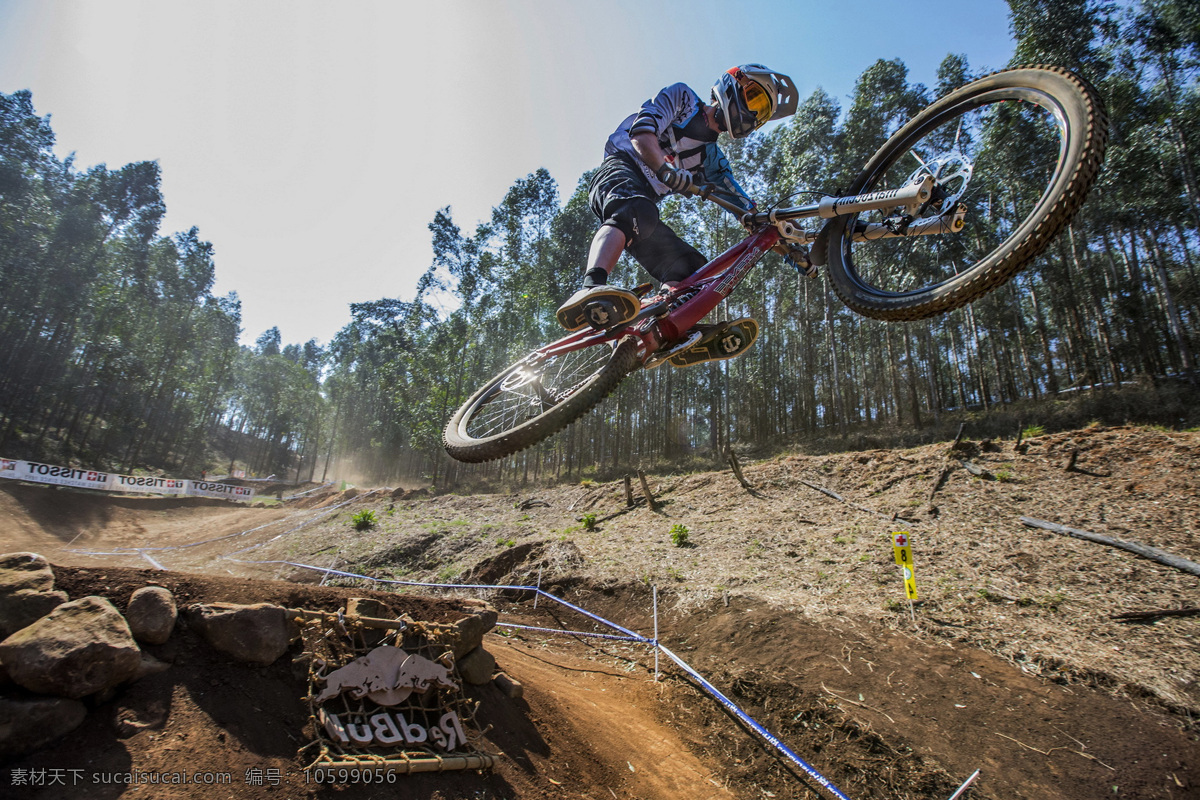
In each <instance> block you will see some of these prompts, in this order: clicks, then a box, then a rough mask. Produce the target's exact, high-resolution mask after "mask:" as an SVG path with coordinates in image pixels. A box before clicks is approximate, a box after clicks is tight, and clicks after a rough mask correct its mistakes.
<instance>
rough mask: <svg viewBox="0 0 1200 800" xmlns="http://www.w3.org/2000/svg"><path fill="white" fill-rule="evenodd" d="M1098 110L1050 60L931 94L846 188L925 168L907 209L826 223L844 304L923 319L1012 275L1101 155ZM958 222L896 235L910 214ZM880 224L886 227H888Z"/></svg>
mask: <svg viewBox="0 0 1200 800" xmlns="http://www.w3.org/2000/svg"><path fill="white" fill-rule="evenodd" d="M1107 136H1108V118H1107V116H1106V115H1105V112H1104V107H1103V103H1102V102H1101V100H1100V98H1099V96H1098V95H1097V94H1096V91H1095V90H1094V89H1093V88H1092V87H1091V86H1090V85H1089V84H1088V83H1087V82H1086V81H1084V80H1083V79H1081V78H1079V77H1078V76H1076V75H1074V74H1073V73H1071V72H1068V71H1066V70H1063V69H1060V68H1057V67H1045V66H1038V67H1018V68H1016V69H1010V70H1005V71H1003V72H997V73H994V74H992V75H989V76H987V77H985V78H981V79H979V80H977V81H974V82H973V83H970V84H968V85H966V86H964V87H962V88H961V89H958V90H956V91H954V92H951V93H950V94H948V95H946V96H945V97H943V98H941V99H940V100H938V101H937V102H935V103H934V104H933V105H931V106H929V108H927V109H925V110H924V111H922V112H921V113H920V114H918V115H917V116H916V117H914V118H913V119H912V120H911V121H909V122H908V123H907V124H905V125H904V126H903V127H902V128H901V129H900V130H898V131H897V132H896V133H895V134H893V135H892V136H891V138H889V139H888V141H887V142H886V143H885V144H884V145H883V147H881V148H880V149H879V151H878V152H877V153H876V154H875V155H874V156H873V157H872V158H871V160H870V161H869V162H868V163H867V166H866V167H865V168H864V169H863V171H862V173H861V174H860V175H859V176H858V178H857V179H856V180H855V182H854V183H853V184H852V185H851V186H850V188H849V189H848V190H847V192H846V194H848V195H853V194H864V193H867V192H872V191H879V190H886V189H898V188H900V187H901V186H903V185H904V184H905V183H907V182H908V181H910V180H914V179H918V178H920V177H922V176H925V175H932V176H933V178H934V183H935V190H934V197H933V199H932V200H931V201H930V202H928V203H926V204H925V205H924V206H922V207H921V208H920V209H918V210H916V213H915V214H913V213H910V212H911V210H909V211H908V212H906V211H905V210H904V209H890V210H884V211H874V212H864V213H861V214H858V215H851V216H844V217H837V218H835V219H834V220H832V221H831V222H830V223H829V226H830V227H829V230H828V231H827V233H828V248H829V250H828V263H829V274H830V278H831V280H832V283H833V286H834V289H835V291H836V292H837V293H838V296H839V297H841V298H842V300H843V301H844V302H845V303H846V305H847V306H849V307H850V308H851V309H853V310H854V311H857V312H858V313H860V314H863V315H865V316H868V317H873V318H875V319H883V320H906V319H922V318H925V317H931V316H934V315H936V314H941V313H944V312H947V311H951V310H953V309H955V308H959V307H960V306H963V305H965V304H967V303H969V302H971V301H972V300H975V299H977V298H979V297H981V296H983V295H984V294H986V293H987V292H989V291H991V290H992V289H994V288H996V287H997V286H1000V285H1001V284H1003V283H1004V282H1005V281H1007V280H1009V279H1010V278H1012V276H1013V275H1015V274H1016V273H1017V272H1018V271H1020V270H1021V268H1022V267H1024V266H1025V265H1026V264H1028V263H1029V262H1030V261H1031V260H1032V259H1033V258H1035V257H1036V256H1037V255H1038V254H1040V253H1041V252H1042V251H1043V250H1044V249H1045V248H1046V246H1047V245H1048V244H1049V243H1050V241H1051V240H1052V239H1053V238H1054V237H1055V236H1056V235H1057V234H1058V233H1059V232H1060V231H1061V230H1062V229H1063V228H1064V227H1065V226H1066V225H1067V224H1069V223H1070V221H1071V219H1072V217H1074V216H1075V213H1076V212H1077V211H1078V210H1079V207H1080V206H1081V205H1082V204H1083V201H1084V199H1085V197H1086V196H1087V193H1088V190H1089V189H1091V187H1092V184H1093V183H1094V182H1095V180H1096V176H1097V174H1098V172H1099V170H1100V164H1101V162H1102V161H1103V159H1104V147H1105V143H1106V140H1107ZM956 211H957V212H958V215H959V217H960V218H961V219H962V221H963V223H965V224H964V225H963V227H962V229H961V230H960V231H958V232H947V233H938V234H930V235H920V236H895V235H894V234H895V233H897V232H903V231H905V230H909V229H911V228H912V226H914V225H921V224H922V223H923V222H924V223H926V224H935V225H936V224H938V221H939V219H940V220H941V221H943V222H946V223H948V224H953V220H954V217H955V213H956ZM888 234H893V235H891V236H888Z"/></svg>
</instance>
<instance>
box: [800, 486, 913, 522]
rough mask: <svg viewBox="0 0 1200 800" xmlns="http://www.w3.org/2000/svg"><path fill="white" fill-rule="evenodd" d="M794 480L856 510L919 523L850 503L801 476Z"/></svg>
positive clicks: (889, 518)
mask: <svg viewBox="0 0 1200 800" xmlns="http://www.w3.org/2000/svg"><path fill="white" fill-rule="evenodd" d="M796 480H798V481H800V482H801V483H803V484H804V485H805V486H807V487H808V488H810V489H812V490H813V491H817V492H820V493H821V494H823V495H826V496H828V497H832V498H833V499H834V500H837V501H838V502H839V503H845V504H846V505H848V506H850V507H851V508H853V509H857V510H858V511H864V512H866V513H867V514H874V515H875V516H877V517H883V518H884V519H886V520H890V521H892V522H895V521H897V520H899V521H901V522H905V523H908V524H909V525H916V524H919V523H918V521H917V520H915V519H905V518H904V517H901V516H900V515H899V514H892V515H891V516H888V515H887V514H883V513H880V512H879V511H876V510H874V509H872V508H867V507H866V506H860V505H859V504H858V503H852V502H850V501H849V500H847V499H846V498H844V497H842V496H841V495H840V494H838V493H837V492H835V491H832V490H831V489H826V488H825V487H824V486H817V485H816V484H815V483H809V482H808V481H806V480H804V479H803V478H797V479H796Z"/></svg>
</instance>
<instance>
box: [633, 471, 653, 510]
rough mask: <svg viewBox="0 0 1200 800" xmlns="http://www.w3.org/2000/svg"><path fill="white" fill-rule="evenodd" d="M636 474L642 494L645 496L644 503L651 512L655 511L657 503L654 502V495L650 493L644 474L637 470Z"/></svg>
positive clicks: (648, 483)
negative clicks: (640, 483) (640, 484)
mask: <svg viewBox="0 0 1200 800" xmlns="http://www.w3.org/2000/svg"><path fill="white" fill-rule="evenodd" d="M637 474H638V480H639V481H641V482H642V494H644V495H646V503H648V504H649V506H650V510H651V511H657V510H658V503H657V502H656V501H655V500H654V493H653V492H651V491H650V482H649V481H647V480H646V473H644V472H642V471H641V470H640V469H639V470H638V471H637Z"/></svg>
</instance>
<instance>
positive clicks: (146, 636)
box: [125, 586, 178, 644]
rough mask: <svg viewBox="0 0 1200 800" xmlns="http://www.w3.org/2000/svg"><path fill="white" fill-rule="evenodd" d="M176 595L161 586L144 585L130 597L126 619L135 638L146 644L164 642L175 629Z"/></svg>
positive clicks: (126, 609)
mask: <svg viewBox="0 0 1200 800" xmlns="http://www.w3.org/2000/svg"><path fill="white" fill-rule="evenodd" d="M177 614H178V612H177V611H176V609H175V596H174V595H173V594H171V593H170V592H169V591H167V590H166V589H164V588H163V587H161V586H143V587H142V588H141V589H138V590H137V591H136V592H134V593H133V595H132V596H130V598H129V605H128V606H126V608H125V621H126V622H128V623H129V630H131V631H133V638H135V639H137V640H138V641H139V642H145V643H146V644H163V643H164V642H166V641H167V639H169V638H170V637H171V631H173V630H174V629H175V617H176V616H177Z"/></svg>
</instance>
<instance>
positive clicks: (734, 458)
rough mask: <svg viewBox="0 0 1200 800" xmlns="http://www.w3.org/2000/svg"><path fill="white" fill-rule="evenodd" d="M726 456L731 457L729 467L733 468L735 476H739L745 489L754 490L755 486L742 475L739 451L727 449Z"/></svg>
mask: <svg viewBox="0 0 1200 800" xmlns="http://www.w3.org/2000/svg"><path fill="white" fill-rule="evenodd" d="M725 457H726V458H727V459H729V467H730V468H731V469H732V470H733V477H735V478H737V481H738V483H740V484H741V485H742V488H743V489H746V490H747V491H749V490H752V489H753V488H754V487H753V486H751V485H750V482H749V481H747V480H746V478H745V476H744V475H742V465H741V464H740V463H738V457H737V453H735V452H733V450H726V451H725Z"/></svg>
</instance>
